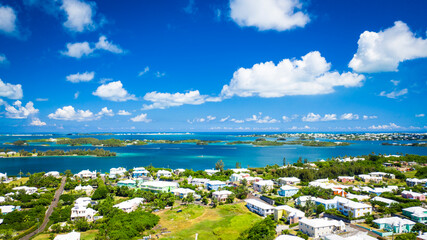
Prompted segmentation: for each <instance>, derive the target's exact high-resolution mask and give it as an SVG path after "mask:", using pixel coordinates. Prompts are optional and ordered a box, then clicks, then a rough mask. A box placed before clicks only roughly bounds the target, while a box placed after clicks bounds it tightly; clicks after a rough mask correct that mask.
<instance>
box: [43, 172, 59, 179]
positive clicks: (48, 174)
mask: <svg viewBox="0 0 427 240" xmlns="http://www.w3.org/2000/svg"><path fill="white" fill-rule="evenodd" d="M44 176H45V177H49V176H52V177H56V178H57V177H60V175H59V172H58V171H50V172H47V173H45V174H44Z"/></svg>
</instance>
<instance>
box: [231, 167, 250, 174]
mask: <svg viewBox="0 0 427 240" xmlns="http://www.w3.org/2000/svg"><path fill="white" fill-rule="evenodd" d="M230 170H232V171H233V172H235V173H241V172H249V169H246V168H233V169H230Z"/></svg>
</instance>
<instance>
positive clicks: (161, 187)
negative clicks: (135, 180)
mask: <svg viewBox="0 0 427 240" xmlns="http://www.w3.org/2000/svg"><path fill="white" fill-rule="evenodd" d="M140 188H141V189H142V190H147V191H151V192H171V191H172V190H174V189H175V188H178V183H176V182H168V181H149V182H144V183H141V185H140Z"/></svg>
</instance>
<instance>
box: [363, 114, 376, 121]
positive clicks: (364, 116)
mask: <svg viewBox="0 0 427 240" xmlns="http://www.w3.org/2000/svg"><path fill="white" fill-rule="evenodd" d="M377 118H378V117H377V116H375V115H372V116H367V115H363V120H368V119H377Z"/></svg>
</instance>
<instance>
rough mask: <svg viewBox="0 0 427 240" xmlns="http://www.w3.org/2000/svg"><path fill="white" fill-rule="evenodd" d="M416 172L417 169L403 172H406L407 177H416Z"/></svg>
mask: <svg viewBox="0 0 427 240" xmlns="http://www.w3.org/2000/svg"><path fill="white" fill-rule="evenodd" d="M416 173H417V170H415V171H410V172H404V173H403V174H405V176H406V177H407V178H414V177H415V174H416Z"/></svg>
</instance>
